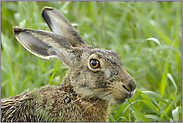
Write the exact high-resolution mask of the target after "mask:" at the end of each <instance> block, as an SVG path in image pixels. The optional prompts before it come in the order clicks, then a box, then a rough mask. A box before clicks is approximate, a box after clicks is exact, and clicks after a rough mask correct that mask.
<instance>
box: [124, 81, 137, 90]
mask: <svg viewBox="0 0 183 123" xmlns="http://www.w3.org/2000/svg"><path fill="white" fill-rule="evenodd" d="M122 87H123V88H124V89H125V90H127V91H128V92H133V91H134V90H135V89H136V82H135V80H134V79H133V78H131V79H128V80H127V81H126V82H125V83H124V84H123V85H122Z"/></svg>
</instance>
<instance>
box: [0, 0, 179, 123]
mask: <svg viewBox="0 0 183 123" xmlns="http://www.w3.org/2000/svg"><path fill="white" fill-rule="evenodd" d="M44 6H52V7H56V8H57V9H59V10H60V11H61V12H62V13H63V14H64V15H65V17H66V18H67V19H68V20H69V21H70V22H71V23H72V24H73V25H75V27H76V29H77V30H78V32H79V33H80V34H81V36H82V37H83V38H84V40H85V41H86V42H87V43H89V44H91V45H93V46H95V47H99V48H105V49H110V50H115V51H117V52H118V53H119V55H120V58H121V61H122V63H123V64H124V66H125V68H126V70H127V71H128V72H129V73H130V74H131V76H133V77H134V79H135V80H136V82H137V90H136V93H135V95H134V97H133V98H131V99H128V100H127V101H126V102H125V103H124V104H121V105H116V104H112V109H111V113H110V114H108V115H109V117H110V121H116V122H124V121H127V122H128V121H129V122H141V121H142V122H145V121H146V122H155V121H157V122H165V121H166V122H170V121H171V122H182V32H181V30H182V21H181V19H182V17H181V15H182V2H181V1H179V2H178V1H176V2H170V1H169V2H153V1H149V2H122V1H121V2H120V1H119V2H83V1H82V2H69V1H67V2H61V1H58V2H52V1H47V2H36V1H34V2H33V1H29V2H23V1H19V2H12V1H10V2H5V1H4V2H1V12H2V13H1V27H2V28H1V97H2V98H4V97H8V96H13V95H17V94H20V93H22V92H25V91H27V90H33V89H35V88H39V87H40V86H43V85H47V84H52V85H59V84H60V82H61V80H62V79H63V77H64V75H65V73H66V71H67V67H65V66H64V64H63V63H62V62H61V61H59V60H57V59H51V60H44V59H41V58H38V57H36V56H34V55H32V54H31V53H29V52H28V51H27V50H25V49H24V48H23V47H22V46H21V44H19V43H18V41H17V40H16V39H15V37H14V36H13V32H12V27H13V26H20V27H23V28H33V29H42V30H49V28H48V27H47V25H46V23H45V22H44V21H43V19H42V17H41V15H40V12H41V9H42V8H43V7H44Z"/></svg>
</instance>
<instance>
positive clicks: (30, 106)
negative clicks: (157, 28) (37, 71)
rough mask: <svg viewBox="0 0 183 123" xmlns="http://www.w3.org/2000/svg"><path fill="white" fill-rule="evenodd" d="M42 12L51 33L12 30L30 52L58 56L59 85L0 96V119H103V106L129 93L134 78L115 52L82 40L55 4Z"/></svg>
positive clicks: (42, 55) (121, 99)
mask: <svg viewBox="0 0 183 123" xmlns="http://www.w3.org/2000/svg"><path fill="white" fill-rule="evenodd" d="M41 14H42V16H43V18H44V20H45V21H46V23H47V24H48V26H49V28H50V30H51V31H52V32H49V31H43V30H34V29H23V28H20V27H17V26H15V27H13V31H14V35H15V37H16V39H17V40H18V41H19V42H20V43H21V44H22V45H23V46H24V47H25V48H26V49H27V50H28V51H30V52H31V53H33V54H35V55H37V56H39V57H41V58H45V59H49V58H55V57H56V58H59V59H60V60H62V61H63V62H64V63H65V64H66V65H67V66H68V67H69V70H68V72H67V74H66V75H65V78H64V79H63V81H62V82H61V85H60V86H53V85H47V86H43V87H41V88H39V89H35V90H33V91H28V92H26V93H22V94H20V95H17V96H13V97H7V98H4V99H1V121H4V122H6V121H7V122H11V121H22V122H24V121H25V122H26V121H27V122H28V121H30V122H31V121H35V122H39V121H40V122H41V121H65V122H68V121H75V122H81V121H92V122H100V121H102V122H105V121H108V116H107V114H106V113H105V112H104V111H106V112H107V113H109V109H110V103H111V102H112V103H123V102H124V101H125V99H126V98H130V97H132V96H133V95H134V93H135V89H136V82H135V80H134V79H133V78H132V77H131V76H130V75H129V74H128V73H127V72H126V70H125V69H124V67H123V65H122V63H121V61H120V58H119V55H118V54H117V52H115V51H111V50H104V49H98V48H94V47H93V46H91V45H89V44H87V43H86V42H85V41H84V40H83V38H82V37H81V36H80V34H79V33H78V32H77V31H76V30H75V28H74V27H73V26H72V25H71V24H70V23H69V21H68V20H67V19H66V18H65V17H64V16H63V15H62V14H61V13H60V12H59V11H58V10H57V9H55V8H51V7H44V8H43V9H42V12H41Z"/></svg>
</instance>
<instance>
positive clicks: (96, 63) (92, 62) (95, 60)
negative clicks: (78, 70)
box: [90, 59, 100, 69]
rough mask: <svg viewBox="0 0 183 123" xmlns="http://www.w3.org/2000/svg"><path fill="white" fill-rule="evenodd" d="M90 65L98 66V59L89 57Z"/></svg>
mask: <svg viewBox="0 0 183 123" xmlns="http://www.w3.org/2000/svg"><path fill="white" fill-rule="evenodd" d="M90 66H91V67H92V68H94V69H95V68H100V62H99V60H97V59H91V60H90Z"/></svg>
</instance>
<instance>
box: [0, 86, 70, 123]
mask: <svg viewBox="0 0 183 123" xmlns="http://www.w3.org/2000/svg"><path fill="white" fill-rule="evenodd" d="M69 100H70V99H69V92H67V91H64V90H63V89H62V88H61V87H60V86H52V85H47V86H42V87H41V88H39V89H35V90H33V91H28V92H25V93H22V94H19V95H16V96H12V97H8V98H3V99H1V121H4V122H6V121H7V122H11V121H51V119H47V118H48V117H49V118H50V117H55V116H51V114H52V113H53V111H54V113H55V115H60V114H58V112H60V111H61V106H63V105H65V104H64V103H65V102H67V101H69ZM15 116H16V117H15ZM55 118H56V117H55ZM55 120H56V119H55ZM57 120H58V119H57ZM59 120H60V119H59Z"/></svg>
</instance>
